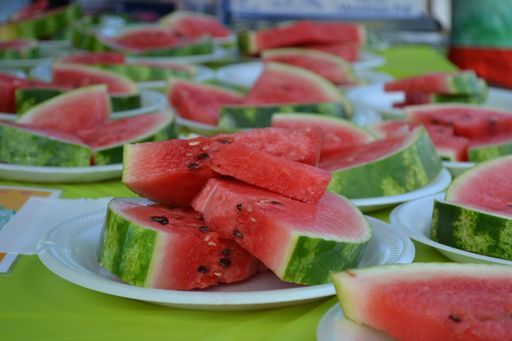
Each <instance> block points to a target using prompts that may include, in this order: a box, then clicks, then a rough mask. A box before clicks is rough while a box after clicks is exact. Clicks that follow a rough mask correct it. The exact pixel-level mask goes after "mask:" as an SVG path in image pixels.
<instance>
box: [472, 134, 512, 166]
mask: <svg viewBox="0 0 512 341" xmlns="http://www.w3.org/2000/svg"><path fill="white" fill-rule="evenodd" d="M511 154H512V138H510V140H509V141H504V142H500V143H493V144H487V145H482V146H472V147H469V149H468V160H469V161H470V162H485V161H489V160H494V159H496V158H499V157H501V156H505V155H511Z"/></svg>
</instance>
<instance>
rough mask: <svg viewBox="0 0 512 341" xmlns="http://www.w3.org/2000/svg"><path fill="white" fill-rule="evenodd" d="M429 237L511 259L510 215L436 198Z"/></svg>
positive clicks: (487, 254) (488, 254)
mask: <svg viewBox="0 0 512 341" xmlns="http://www.w3.org/2000/svg"><path fill="white" fill-rule="evenodd" d="M430 237H431V238H432V240H434V241H436V242H439V243H441V244H444V245H448V246H451V247H454V248H457V249H461V250H464V251H469V252H474V253H477V254H481V255H484V256H489V257H496V258H502V259H508V260H512V218H511V217H506V216H502V215H499V214H494V213H491V212H486V211H484V210H482V209H476V208H472V207H468V206H466V205H461V204H457V203H453V202H446V201H438V200H435V201H434V210H433V215H432V228H431V232H430Z"/></svg>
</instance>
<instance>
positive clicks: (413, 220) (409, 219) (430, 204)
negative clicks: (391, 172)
mask: <svg viewBox="0 0 512 341" xmlns="http://www.w3.org/2000/svg"><path fill="white" fill-rule="evenodd" d="M434 199H438V200H442V199H444V193H439V194H436V195H432V196H428V197H425V198H421V199H417V200H414V201H411V202H408V203H405V204H402V205H400V206H398V207H397V208H395V209H394V210H393V211H392V212H391V214H390V216H389V219H390V221H391V223H392V224H393V226H395V227H398V228H400V229H402V231H404V232H405V233H407V234H408V235H409V237H411V238H412V239H414V240H416V241H418V242H420V243H423V244H426V245H428V246H431V247H433V248H436V249H437V250H438V251H439V252H440V253H442V254H443V255H445V256H446V257H448V258H449V259H451V260H453V261H455V262H459V263H498V264H506V265H512V261H510V260H505V259H500V258H494V257H488V256H483V255H479V254H476V253H473V252H468V251H464V250H460V249H457V248H454V247H451V246H447V245H444V244H441V243H438V242H436V241H433V240H432V239H430V228H431V224H432V211H433V209H434Z"/></svg>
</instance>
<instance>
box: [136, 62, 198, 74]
mask: <svg viewBox="0 0 512 341" xmlns="http://www.w3.org/2000/svg"><path fill="white" fill-rule="evenodd" d="M127 64H133V65H145V66H151V67H155V68H163V69H170V70H176V71H186V72H187V73H188V74H190V75H192V76H193V75H195V74H196V72H197V69H196V67H195V66H194V65H192V64H186V63H177V62H168V61H163V60H137V61H128V62H127Z"/></svg>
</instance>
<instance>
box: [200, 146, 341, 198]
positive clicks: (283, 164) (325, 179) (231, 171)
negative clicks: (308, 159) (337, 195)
mask: <svg viewBox="0 0 512 341" xmlns="http://www.w3.org/2000/svg"><path fill="white" fill-rule="evenodd" d="M208 155H209V157H208V158H207V159H206V164H207V165H208V166H209V167H210V168H212V169H213V170H214V171H215V172H217V173H219V174H222V175H227V176H232V177H234V178H236V179H239V180H242V181H244V182H247V183H249V184H252V185H255V186H258V187H260V188H265V189H268V190H270V191H273V192H276V193H280V194H282V195H285V196H287V197H290V198H294V199H297V200H301V201H305V202H311V203H316V202H318V200H320V198H321V197H322V195H323V194H324V192H325V190H326V188H327V185H328V184H329V181H330V180H331V175H330V174H329V173H328V172H326V171H324V170H322V169H320V168H317V167H313V166H309V165H306V164H303V163H299V162H296V161H292V160H288V159H285V158H282V157H278V156H273V155H271V154H268V153H266V152H262V151H258V150H254V149H252V148H248V147H245V146H243V145H240V144H224V143H216V144H212V145H211V148H210V150H209V151H208Z"/></svg>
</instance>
